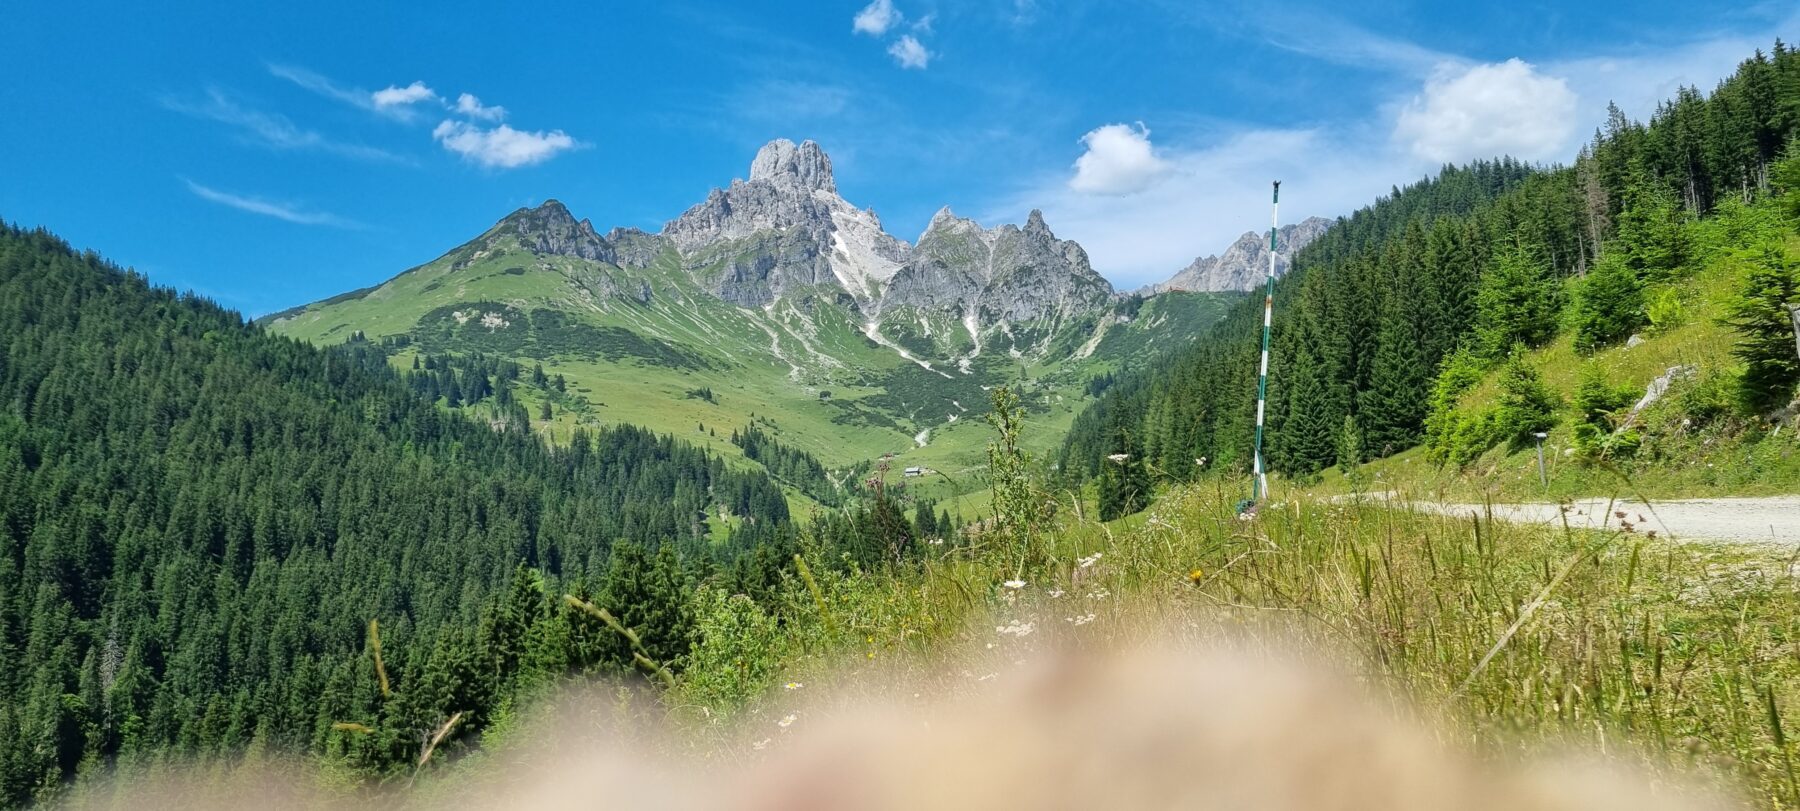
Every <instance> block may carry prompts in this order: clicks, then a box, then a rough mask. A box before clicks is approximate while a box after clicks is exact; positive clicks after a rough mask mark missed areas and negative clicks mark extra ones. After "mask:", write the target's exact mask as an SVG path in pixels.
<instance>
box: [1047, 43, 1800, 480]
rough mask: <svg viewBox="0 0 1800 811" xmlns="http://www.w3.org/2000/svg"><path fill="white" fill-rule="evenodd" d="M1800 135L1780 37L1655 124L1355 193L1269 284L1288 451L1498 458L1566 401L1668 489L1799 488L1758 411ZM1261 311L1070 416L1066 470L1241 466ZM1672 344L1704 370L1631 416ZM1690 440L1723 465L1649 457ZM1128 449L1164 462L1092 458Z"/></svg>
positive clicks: (1619, 463)
mask: <svg viewBox="0 0 1800 811" xmlns="http://www.w3.org/2000/svg"><path fill="white" fill-rule="evenodd" d="M1796 134H1800V55H1796V54H1795V53H1794V52H1793V51H1791V50H1789V49H1787V48H1786V47H1785V46H1782V45H1780V44H1777V46H1776V48H1775V50H1774V52H1773V54H1772V55H1763V54H1757V55H1756V56H1755V57H1754V58H1752V59H1750V60H1747V61H1745V62H1744V63H1743V64H1742V65H1741V66H1740V67H1739V69H1738V71H1737V72H1736V73H1735V74H1734V75H1733V76H1731V77H1730V78H1728V79H1726V80H1725V81H1724V82H1722V83H1721V84H1720V85H1719V87H1718V88H1716V89H1715V90H1714V91H1713V92H1712V93H1711V94H1710V95H1702V94H1701V93H1699V92H1698V91H1696V90H1694V89H1691V88H1684V89H1683V90H1682V91H1681V92H1680V93H1679V95H1678V96H1677V97H1676V98H1675V99H1673V100H1671V101H1669V102H1667V103H1666V104H1664V105H1662V106H1661V107H1660V108H1659V109H1658V111H1657V113H1656V115H1655V116H1653V117H1652V119H1651V121H1650V122H1649V123H1648V124H1636V123H1633V122H1630V121H1627V120H1626V119H1625V118H1624V116H1623V115H1621V114H1620V113H1619V112H1618V110H1617V109H1616V108H1614V109H1613V110H1612V111H1611V113H1610V115H1609V117H1608V119H1607V121H1606V123H1605V125H1604V127H1603V128H1602V129H1601V130H1599V131H1597V132H1596V133H1595V136H1594V139H1593V141H1592V143H1591V144H1589V145H1588V146H1587V147H1586V148H1585V149H1583V151H1582V153H1581V155H1580V157H1579V158H1578V159H1577V160H1576V162H1575V165H1574V166H1572V167H1567V168H1545V169H1536V168H1530V167H1523V166H1518V165H1516V164H1512V163H1510V162H1507V161H1500V162H1498V163H1478V164H1475V165H1473V166H1470V167H1467V168H1462V169H1446V170H1445V172H1444V173H1443V174H1441V175H1440V176H1439V177H1437V178H1436V179H1434V180H1428V181H1425V182H1422V183H1419V184H1416V185H1414V186H1410V187H1407V188H1405V189H1399V190H1396V191H1395V193H1394V194H1393V195H1391V196H1389V197H1387V198H1384V199H1383V200H1381V201H1378V202H1377V203H1376V204H1374V205H1372V206H1370V207H1369V208H1367V209H1364V210H1362V211H1359V212H1357V214H1355V215H1354V216H1352V217H1350V218H1348V219H1347V220H1346V221H1344V222H1343V223H1341V224H1340V225H1339V226H1338V227H1337V228H1334V229H1332V230H1331V231H1330V232H1328V233H1327V234H1326V235H1325V236H1324V237H1322V238H1321V239H1320V240H1319V241H1318V242H1316V243H1314V244H1312V245H1310V246H1308V247H1307V248H1306V249H1305V250H1302V251H1301V252H1300V253H1299V254H1298V256H1297V257H1296V259H1295V268H1296V269H1295V272H1294V273H1293V274H1291V275H1290V276H1289V277H1288V278H1286V279H1284V280H1282V281H1281V282H1280V283H1279V284H1278V285H1277V290H1276V338H1275V342H1274V348H1273V357H1272V360H1271V380H1270V385H1269V411H1268V420H1269V426H1270V430H1269V436H1270V437H1271V441H1270V444H1269V446H1268V448H1267V453H1268V458H1269V462H1270V465H1271V467H1272V469H1274V470H1276V471H1279V472H1280V473H1282V474H1285V475H1287V476H1289V477H1290V478H1294V479H1300V480H1309V479H1311V478H1312V477H1313V476H1315V475H1316V474H1318V473H1319V472H1321V471H1323V470H1325V469H1327V468H1330V467H1333V466H1338V465H1341V466H1344V467H1346V468H1349V467H1354V466H1355V465H1358V464H1360V463H1363V462H1366V461H1368V460H1371V459H1381V458H1384V457H1388V456H1391V455H1394V454H1399V453H1401V452H1403V451H1406V450H1407V449H1408V448H1412V447H1414V446H1417V445H1420V444H1422V443H1423V444H1426V445H1428V447H1429V448H1430V451H1429V453H1428V454H1427V455H1428V456H1429V457H1430V460H1431V462H1432V463H1435V464H1444V465H1449V466H1451V467H1452V468H1461V467H1463V466H1467V465H1470V464H1473V463H1475V462H1476V461H1477V460H1480V459H1484V458H1486V459H1487V460H1488V462H1489V463H1490V464H1491V463H1493V462H1495V461H1496V460H1495V459H1494V458H1493V457H1489V456H1487V454H1488V452H1489V450H1490V449H1491V448H1495V447H1497V446H1498V447H1505V448H1507V449H1508V450H1511V451H1519V450H1523V449H1524V448H1526V447H1528V446H1530V445H1532V440H1533V438H1532V436H1531V435H1532V434H1533V433H1534V432H1540V431H1549V430H1551V429H1554V428H1555V427H1556V426H1558V425H1563V426H1565V428H1564V430H1563V432H1562V433H1558V434H1554V435H1553V439H1552V443H1553V444H1554V445H1556V446H1557V450H1558V451H1559V452H1560V450H1562V449H1573V450H1575V451H1576V453H1577V455H1579V456H1580V457H1581V458H1583V459H1586V460H1588V461H1590V462H1595V463H1599V464H1600V465H1601V466H1603V467H1605V466H1610V467H1612V468H1616V469H1620V472H1621V473H1622V474H1623V475H1627V476H1634V477H1635V478H1637V479H1639V480H1640V481H1641V482H1642V484H1643V485H1644V486H1646V487H1650V488H1651V489H1652V490H1655V491H1656V493H1655V494H1656V495H1663V494H1667V493H1676V492H1721V491H1723V490H1725V489H1727V488H1741V487H1746V486H1748V487H1760V488H1776V489H1779V488H1782V487H1789V486H1791V485H1792V484H1793V482H1794V480H1795V474H1794V466H1795V464H1796V462H1795V461H1794V457H1795V453H1794V446H1793V445H1792V442H1791V438H1792V436H1793V432H1792V431H1791V430H1790V431H1788V432H1787V437H1788V438H1787V439H1781V440H1780V441H1778V442H1775V443H1764V442H1763V441H1762V440H1763V439H1764V437H1765V436H1767V437H1768V438H1771V439H1775V438H1778V437H1777V436H1776V435H1775V434H1774V432H1773V430H1772V429H1773V428H1774V426H1773V424H1771V423H1769V422H1767V420H1768V419H1769V418H1771V417H1774V418H1775V419H1777V420H1780V419H1784V418H1788V417H1791V416H1792V414H1791V412H1789V411H1784V410H1783V409H1784V407H1785V406H1786V404H1787V403H1788V402H1789V400H1790V399H1791V398H1792V396H1793V393H1794V390H1795V389H1794V387H1795V384H1796V383H1797V382H1800V361H1796V359H1795V355H1794V351H1793V350H1794V347H1793V345H1792V332H1791V327H1789V326H1787V325H1786V324H1784V323H1783V321H1784V319H1785V315H1786V313H1785V305H1786V304H1788V303H1792V302H1794V301H1796V300H1800V294H1797V293H1796V289H1797V286H1800V282H1796V280H1795V277H1796V273H1800V271H1796V270H1795V267H1796V261H1795V259H1794V253H1793V251H1794V249H1795V247H1796V245H1795V242H1794V238H1793V235H1794V228H1795V225H1796V222H1797V220H1796V218H1795V216H1794V214H1795V212H1794V206H1793V203H1792V201H1793V199H1794V195H1796V194H1800V153H1792V152H1790V153H1788V154H1789V155H1790V157H1789V158H1788V159H1787V160H1786V161H1783V160H1782V156H1783V154H1784V152H1783V150H1784V149H1788V147H1787V146H1786V145H1787V144H1788V143H1790V142H1791V141H1792V140H1793V139H1794V138H1795V136H1796ZM1255 310H1256V307H1255V306H1254V304H1250V303H1244V304H1241V305H1240V306H1239V307H1238V308H1237V309H1236V310H1234V311H1233V312H1232V313H1231V314H1230V315H1228V316H1227V317H1226V318H1225V319H1224V320H1222V321H1221V323H1220V324H1219V326H1218V327H1216V328H1215V329H1214V331H1213V332H1211V333H1209V336H1208V340H1206V341H1203V342H1201V343H1199V344H1196V345H1195V346H1194V347H1191V348H1188V349H1185V350H1182V351H1181V352H1180V353H1179V354H1178V355H1177V356H1176V357H1174V358H1173V359H1171V361H1170V362H1169V363H1167V364H1166V368H1163V369H1161V370H1159V371H1158V373H1156V374H1154V375H1150V374H1144V375H1137V376H1133V377H1130V378H1128V379H1126V380H1124V381H1121V382H1120V384H1119V385H1118V386H1116V387H1115V388H1114V390H1113V391H1112V392H1110V393H1108V394H1107V395H1106V396H1105V397H1103V398H1102V400H1101V401H1100V402H1098V403H1096V404H1095V405H1093V406H1092V407H1090V408H1089V409H1088V410H1087V411H1085V412H1084V413H1083V414H1082V415H1081V416H1080V417H1079V418H1078V419H1077V420H1076V423H1075V426H1074V427H1073V429H1072V430H1071V432H1070V434H1069V437H1068V439H1067V441H1066V443H1065V446H1064V449H1063V451H1062V453H1061V461H1062V467H1063V469H1064V470H1066V471H1068V472H1069V473H1070V474H1071V475H1072V476H1075V477H1077V479H1088V478H1096V477H1098V478H1099V479H1100V480H1101V487H1102V490H1109V489H1110V490H1118V489H1119V488H1121V487H1124V488H1131V487H1136V486H1139V485H1134V484H1132V482H1138V481H1143V480H1146V478H1147V475H1148V474H1154V478H1155V479H1157V480H1160V481H1170V480H1173V481H1183V480H1190V479H1193V478H1195V477H1197V476H1199V475H1201V474H1202V473H1203V472H1205V471H1206V470H1210V469H1217V468H1224V469H1227V470H1246V469H1248V467H1249V461H1250V459H1249V457H1250V442H1251V437H1252V431H1251V430H1250V426H1251V424H1252V422H1253V417H1254V401H1255V397H1254V392H1255V374H1256V367H1257V364H1256V351H1257V347H1256V343H1255V341H1256V338H1257V330H1256V329H1255V326H1254V325H1255V321H1256V320H1257V317H1258V315H1259V314H1258V313H1256V312H1255ZM1634 336H1635V338H1634ZM1784 339H1785V340H1784ZM1639 341H1644V342H1643V343H1639ZM1628 344H1631V346H1629V347H1627V345H1628ZM1578 359H1579V361H1578ZM1680 366H1691V367H1693V368H1692V369H1691V370H1688V369H1679V370H1675V374H1674V377H1675V378H1679V379H1678V380H1675V386H1674V389H1673V391H1672V392H1671V394H1670V396H1669V397H1667V398H1665V401H1664V402H1663V404H1662V405H1661V406H1660V408H1659V409H1657V410H1655V411H1652V412H1646V413H1643V414H1639V415H1636V416H1635V417H1630V418H1629V419H1630V421H1631V423H1632V424H1629V425H1627V424H1626V422H1627V419H1628V414H1629V406H1630V405H1631V404H1632V403H1634V402H1635V401H1636V400H1637V399H1638V397H1627V395H1626V394H1624V393H1623V392H1622V389H1630V390H1631V391H1633V392H1635V393H1636V394H1637V395H1640V396H1641V395H1642V394H1643V392H1644V390H1645V387H1646V386H1647V385H1648V384H1649V383H1650V382H1651V381H1652V380H1653V379H1655V378H1657V377H1660V376H1662V375H1664V374H1668V373H1670V371H1671V370H1672V369H1674V367H1680ZM1583 370H1585V371H1583ZM1689 371H1691V372H1692V374H1691V376H1690V375H1689V374H1688V372H1689ZM1582 426H1587V427H1582ZM1577 440H1579V442H1578V441H1577ZM1578 445H1579V447H1577V446H1578ZM1726 447H1729V448H1731V449H1733V450H1731V451H1729V452H1726V451H1722V450H1720V449H1721V448H1726ZM1640 450H1641V453H1640V452H1639V451H1640ZM1695 452H1699V453H1702V454H1703V455H1704V454H1715V453H1716V454H1718V455H1717V456H1716V458H1708V459H1706V460H1705V461H1711V462H1714V464H1715V465H1718V464H1719V463H1720V462H1723V461H1727V460H1729V461H1731V462H1732V464H1731V465H1730V466H1729V467H1730V468H1731V471H1732V472H1730V473H1721V474H1719V475H1718V476H1715V477H1712V478H1710V479H1709V478H1708V477H1707V476H1705V475H1694V474H1690V473H1688V472H1682V473H1669V474H1664V473H1661V472H1657V471H1662V470H1674V469H1676V468H1680V467H1685V466H1686V462H1687V461H1688V460H1691V459H1693V458H1694V457H1693V456H1692V454H1694V453H1695ZM1115 454H1128V455H1129V456H1128V458H1129V459H1131V460H1133V461H1132V462H1129V463H1128V464H1130V465H1135V464H1138V463H1139V462H1140V461H1141V463H1142V464H1143V465H1144V466H1145V468H1146V470H1147V473H1146V474H1136V475H1119V474H1116V473H1109V475H1108V476H1101V475H1100V474H1101V473H1102V472H1103V470H1104V467H1103V464H1104V463H1103V460H1104V459H1105V458H1106V457H1107V456H1109V455H1115ZM1402 458H1403V459H1404V458H1409V457H1402ZM1202 461H1204V464H1202ZM1745 461H1749V462H1751V464H1744V462H1745ZM1424 467H1425V465H1423V464H1414V465H1411V466H1410V467H1409V468H1400V467H1396V466H1394V465H1387V466H1384V467H1383V468H1382V471H1383V472H1385V473H1390V474H1393V475H1395V476H1397V475H1399V474H1400V473H1401V472H1402V471H1403V470H1404V471H1411V470H1413V469H1422V468H1424ZM1634 471H1635V472H1634ZM1418 475H1424V474H1423V473H1422V472H1421V473H1420V474H1418ZM1534 475H1535V474H1534ZM1582 480H1585V481H1587V482H1590V483H1594V484H1598V483H1599V482H1601V481H1617V480H1618V478H1617V477H1605V478H1602V477H1592V476H1589V477H1583V479H1582ZM1390 481H1391V479H1390ZM1574 481H1575V480H1570V482H1569V484H1567V485H1565V486H1566V487H1575V485H1574ZM1121 482H1123V484H1121ZM1102 498H1103V500H1104V501H1108V502H1110V503H1117V504H1124V505H1127V506H1132V507H1135V506H1139V505H1141V503H1142V501H1143V499H1142V498H1140V497H1137V496H1136V495H1133V496H1132V497H1130V498H1120V497H1118V496H1116V495H1114V496H1107V495H1106V494H1105V493H1103V494H1102Z"/></svg>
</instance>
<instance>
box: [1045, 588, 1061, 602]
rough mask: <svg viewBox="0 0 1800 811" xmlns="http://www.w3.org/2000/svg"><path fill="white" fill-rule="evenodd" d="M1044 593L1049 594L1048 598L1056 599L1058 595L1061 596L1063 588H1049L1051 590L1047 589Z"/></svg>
mask: <svg viewBox="0 0 1800 811" xmlns="http://www.w3.org/2000/svg"><path fill="white" fill-rule="evenodd" d="M1046 593H1047V594H1049V595H1050V599H1052V600H1054V599H1056V598H1058V597H1061V596H1063V590H1062V589H1051V590H1050V591H1048V592H1046Z"/></svg>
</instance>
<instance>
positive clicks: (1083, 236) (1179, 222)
mask: <svg viewBox="0 0 1800 811" xmlns="http://www.w3.org/2000/svg"><path fill="white" fill-rule="evenodd" d="M1115 126H1121V127H1124V126H1125V125H1115ZM1103 129H1104V128H1103ZM1126 130H1127V131H1128V132H1132V134H1134V135H1135V134H1136V132H1134V131H1131V128H1130V127H1126ZM1381 134H1382V133H1376V134H1375V135H1374V136H1373V137H1361V136H1359V135H1356V134H1345V133H1338V132H1336V131H1334V132H1333V133H1332V134H1329V135H1328V134H1326V133H1325V132H1323V131H1320V130H1311V129H1305V130H1243V131H1237V132H1234V133H1231V134H1227V135H1223V136H1219V137H1216V138H1214V139H1212V140H1210V141H1209V142H1206V143H1190V144H1184V145H1177V146H1174V147H1171V148H1165V150H1164V151H1163V152H1162V154H1160V155H1157V156H1156V157H1157V158H1158V160H1160V161H1162V162H1163V163H1164V164H1165V166H1166V168H1165V170H1164V171H1163V173H1162V175H1161V176H1160V179H1159V180H1158V181H1157V182H1155V183H1153V184H1151V185H1150V186H1149V187H1147V188H1145V189H1143V190H1142V191H1140V192H1137V193H1136V194H1130V195H1126V196H1107V195H1101V194H1095V193H1093V192H1088V191H1081V190H1077V189H1075V188H1073V184H1072V183H1071V182H1070V181H1069V180H1068V178H1067V175H1063V174H1060V173H1058V174H1054V175H1050V174H1047V175H1044V176H1042V177H1040V178H1039V180H1038V182H1037V183H1035V184H1034V185H1032V186H1028V187H1026V188H1023V189H1021V190H1019V191H1018V192H1017V193H1016V194H1014V195H1012V196H1010V197H1009V198H1008V199H1006V200H1004V201H1003V202H1002V203H1001V204H999V205H997V206H994V207H992V208H990V209H988V210H986V211H984V212H983V214H982V217H981V219H982V220H983V221H984V222H988V221H992V222H1019V221H1021V220H1022V218H1023V217H1024V215H1025V212H1027V211H1029V210H1030V209H1032V208H1041V209H1043V212H1044V218H1045V220H1046V221H1047V222H1048V223H1049V224H1050V227H1051V228H1053V229H1055V231H1056V235H1057V236H1059V237H1062V238H1064V239H1074V240H1077V241H1079V242H1080V243H1081V245H1082V247H1084V248H1086V249H1087V251H1088V255H1089V256H1090V257H1092V259H1093V262H1094V268H1095V269H1096V270H1098V271H1100V272H1101V273H1102V274H1104V275H1105V276H1106V277H1107V278H1109V279H1111V280H1112V281H1113V282H1114V283H1115V284H1117V285H1118V286H1119V287H1120V288H1121V289H1130V288H1135V287H1137V286H1139V285H1143V284H1148V283H1151V282H1160V281H1163V280H1164V279H1167V278H1169V277H1170V276H1172V275H1174V274H1175V272H1176V271H1178V270H1180V269H1181V268H1183V267H1186V266H1187V264H1188V263H1189V262H1192V261H1193V260H1194V258H1195V257H1197V256H1204V255H1207V254H1216V253H1219V252H1221V251H1223V250H1225V248H1227V247H1229V246H1230V245H1231V242H1232V241H1233V240H1235V239H1237V238H1238V237H1239V236H1241V235H1243V233H1244V232H1245V231H1259V230H1262V229H1266V228H1268V227H1269V215H1268V205H1269V182H1270V181H1273V180H1280V181H1282V183H1281V187H1282V188H1281V191H1282V195H1281V202H1282V221H1283V222H1298V221H1299V220H1301V219H1304V218H1306V217H1309V216H1322V217H1335V216H1338V215H1341V214H1348V213H1350V212H1351V211H1353V210H1355V209H1356V208H1358V207H1361V206H1364V205H1367V204H1368V203H1370V202H1371V201H1373V200H1374V199H1375V197H1376V196H1377V195H1380V194H1385V193H1387V191H1388V190H1389V189H1390V188H1391V187H1392V186H1394V185H1396V184H1399V185H1405V184H1406V183H1409V182H1412V181H1415V180H1417V179H1419V178H1420V177H1421V176H1423V174H1424V172H1425V171H1426V169H1427V168H1428V167H1425V166H1423V165H1421V164H1419V163H1417V162H1416V161H1415V160H1414V159H1412V158H1411V157H1410V156H1409V155H1407V154H1406V153H1404V152H1403V151H1400V150H1397V149H1393V148H1391V147H1387V146H1384V145H1383V143H1382V142H1381V137H1380V136H1381Z"/></svg>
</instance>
